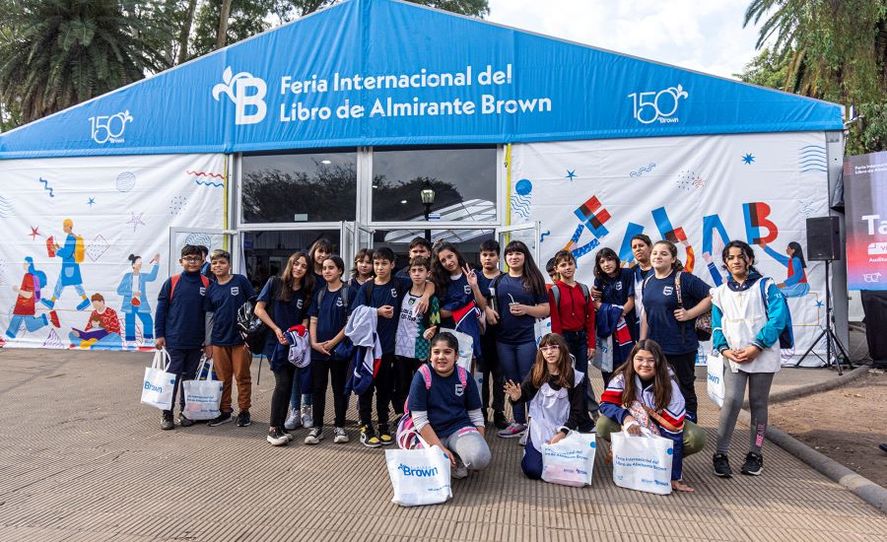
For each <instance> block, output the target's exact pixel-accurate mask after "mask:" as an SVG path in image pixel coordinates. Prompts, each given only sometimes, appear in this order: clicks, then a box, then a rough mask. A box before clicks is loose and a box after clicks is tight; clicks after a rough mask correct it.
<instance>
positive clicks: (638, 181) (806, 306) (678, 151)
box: [510, 132, 829, 365]
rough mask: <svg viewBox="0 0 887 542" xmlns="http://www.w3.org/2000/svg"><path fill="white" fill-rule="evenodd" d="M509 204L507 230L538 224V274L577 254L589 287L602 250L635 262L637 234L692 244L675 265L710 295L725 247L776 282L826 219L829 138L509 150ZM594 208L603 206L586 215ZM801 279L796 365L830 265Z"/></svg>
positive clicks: (796, 301)
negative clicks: (742, 244)
mask: <svg viewBox="0 0 887 542" xmlns="http://www.w3.org/2000/svg"><path fill="white" fill-rule="evenodd" d="M510 194H511V196H510V205H511V208H510V217H511V220H510V222H511V223H512V224H517V223H521V222H529V221H539V222H541V231H542V235H541V250H540V254H541V256H542V257H541V260H542V261H541V262H539V265H540V266H542V265H543V264H544V263H545V262H546V261H547V260H548V258H550V257H552V256H553V255H554V254H555V252H557V251H558V250H560V249H562V248H564V247H565V246H570V248H571V250H573V252H574V254H575V255H576V256H577V261H578V267H579V270H578V278H579V280H580V281H583V282H587V283H589V284H590V283H591V282H592V281H593V269H594V254H595V253H596V252H597V250H598V249H599V248H601V247H604V246H608V247H610V248H612V249H613V250H615V251H616V253H617V254H619V255H620V256H628V257H630V250H628V249H627V243H628V242H629V241H628V240H629V239H630V237H631V236H632V235H634V234H635V233H640V232H641V231H642V232H643V233H646V234H647V235H649V236H650V237H651V238H652V239H653V240H654V241H655V240H657V239H660V238H663V237H666V233H667V232H668V231H670V230H674V231H675V234H676V236H677V238H678V239H679V240H680V239H681V238H685V239H686V241H683V242H681V241H679V242H678V243H677V244H678V250H679V253H678V257H679V258H680V259H681V261H682V262H684V263H685V264H690V265H691V266H692V270H693V273H694V274H696V275H697V276H699V277H700V278H702V279H703V280H705V281H706V282H707V283H708V284H710V285H714V284H715V278H716V274H717V277H718V279H720V277H721V276H723V275H724V273H725V272H724V270H723V269H722V268H721V251H722V249H723V247H724V244H725V243H726V241H727V240H730V239H741V240H745V241H747V242H750V243H752V246H753V247H754V249H755V254H756V258H757V261H756V265H757V267H758V269H759V270H760V271H761V272H762V273H763V274H764V275H766V276H772V277H774V278H775V279H776V280H777V282H780V283H781V282H783V281H785V280H786V278H787V274H788V269H787V266H786V265H785V263H787V260H782V259H783V257H784V256H785V254H786V252H785V251H786V248H787V246H788V243H789V242H792V241H795V242H798V243H800V245H801V246H802V247H806V226H805V221H806V219H807V218H809V217H818V216H826V215H828V201H829V196H828V194H829V191H828V175H827V163H826V138H825V134H824V133H823V132H803V133H774V134H747V135H730V136H694V137H668V138H640V139H618V140H596V141H570V142H557V143H535V144H522V145H514V146H513V147H512V150H511V175H510ZM593 197H596V198H597V201H598V202H599V207H596V203H591V204H589V205H588V207H591V208H590V209H586V210H585V211H583V210H582V209H581V207H580V206H582V205H583V204H585V203H586V202H587V201H588V200H590V199H591V198H593ZM587 211H590V212H587ZM580 216H582V218H580ZM586 217H588V218H590V219H591V220H590V221H588V220H586ZM595 217H596V219H597V220H598V221H600V222H602V224H601V227H596V225H595V223H594V222H595ZM720 226H722V227H723V231H722V232H719V228H720ZM577 234H578V238H577V237H576V235H577ZM724 235H726V236H727V238H728V239H723V238H722V237H723V236H724ZM758 238H760V239H762V240H763V241H764V242H765V243H766V244H767V248H768V250H767V251H765V250H763V249H762V247H761V246H760V245H758V244H755V242H756V240H757V239H758ZM690 254H692V257H691V256H690ZM780 260H782V262H780ZM805 271H806V276H807V282H808V285H809V287H804V286H796V287H793V288H787V289H785V290H784V291H785V293H786V294H788V295H789V306H790V308H791V312H792V318H793V324H794V333H795V349H794V352H795V354H796V355H797V354H800V353H803V352H804V351H805V350H806V349H807V348H808V347H809V346H810V344H811V343H812V341H813V339H814V338H815V337H816V335H817V332H818V331H819V330H820V326H821V325H823V324H824V321H825V308H824V302H825V269H824V264H823V263H822V262H807V268H806V269H805ZM820 346H821V344H820ZM808 361H810V360H809V358H808ZM806 364H807V363H806V362H805V365H806ZM810 364H818V360H816V359H815V358H814V359H813V360H812V361H810Z"/></svg>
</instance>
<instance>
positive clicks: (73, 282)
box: [40, 218, 89, 311]
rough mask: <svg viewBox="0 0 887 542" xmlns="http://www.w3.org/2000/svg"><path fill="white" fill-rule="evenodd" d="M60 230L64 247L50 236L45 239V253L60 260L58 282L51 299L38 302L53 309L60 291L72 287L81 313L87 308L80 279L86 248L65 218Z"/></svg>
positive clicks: (87, 300)
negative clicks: (62, 231) (77, 298)
mask: <svg viewBox="0 0 887 542" xmlns="http://www.w3.org/2000/svg"><path fill="white" fill-rule="evenodd" d="M62 229H64V230H65V233H66V234H67V237H66V238H65V245H64V246H60V245H59V244H58V243H55V242H54V240H53V238H52V236H50V237H49V238H47V239H46V251H47V253H48V254H49V257H50V258H52V257H59V258H61V259H62V271H61V273H59V279H58V282H56V283H55V290H54V291H53V293H52V299H46V298H44V299H41V300H40V301H41V302H42V303H43V304H44V305H46V306H47V307H49V308H50V309H52V308H54V307H55V302H56V301H57V300H58V299H59V297H61V295H62V291H63V290H64V289H65V288H66V287H68V286H73V287H74V289H75V290H76V291H77V293H78V294H80V297H81V301H80V303H79V304H78V305H77V310H78V311H82V310H83V309H85V308H86V307H88V306H89V299H88V298H87V297H86V290H84V289H83V279H82V278H81V277H80V262H82V261H83V256H84V255H85V254H86V246H85V243H84V242H83V237H80V236H79V235H76V234H75V233H73V231H74V221H73V220H71V219H70V218H66V219H65V220H64V222H62Z"/></svg>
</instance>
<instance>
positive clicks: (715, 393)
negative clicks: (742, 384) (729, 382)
mask: <svg viewBox="0 0 887 542" xmlns="http://www.w3.org/2000/svg"><path fill="white" fill-rule="evenodd" d="M705 366H706V371H707V372H708V384H707V386H706V390H707V391H708V398H709V399H711V400H712V401H713V402H714V404H716V405H718V407H723V406H724V396H725V395H726V388H725V387H724V358H723V356H721V355H720V354H709V355H708V359H707V360H706V363H705Z"/></svg>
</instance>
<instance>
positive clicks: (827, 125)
mask: <svg viewBox="0 0 887 542" xmlns="http://www.w3.org/2000/svg"><path fill="white" fill-rule="evenodd" d="M842 129H843V124H842V108H841V107H840V106H839V105H836V104H831V103H826V102H822V101H818V100H813V99H809V98H804V97H799V96H795V95H792V94H787V93H783V92H778V91H774V90H769V89H764V88H760V87H756V86H753V85H747V84H743V83H739V82H737V81H733V80H729V79H724V78H719V77H714V76H710V75H705V74H702V73H698V72H694V71H690V70H685V69H680V68H677V67H673V66H669V65H664V64H660V63H656V62H651V61H647V60H643V59H639V58H634V57H630V56H626V55H621V54H618V53H614V52H610V51H605V50H601V49H597V48H593V47H588V46H585V45H579V44H575V43H570V42H567V41H563V40H559V39H556V38H552V37H548V36H542V35H538V34H533V33H530V32H525V31H521V30H518V29H513V28H508V27H504V26H500V25H496V24H491V23H488V22H485V21H482V20H478V19H473V18H468V17H462V16H457V15H453V14H450V13H446V12H443V11H438V10H434V9H429V8H425V7H422V6H417V5H414V4H410V3H406V2H401V1H397V0H345V1H343V2H341V3H338V4H336V5H334V6H332V7H330V8H328V9H325V10H322V11H320V12H318V13H315V14H313V15H310V16H308V17H304V18H302V19H300V20H298V21H295V22H293V23H290V24H287V25H284V26H281V27H279V28H275V29H273V30H271V31H268V32H265V33H263V34H260V35H258V36H255V37H253V38H250V39H248V40H244V41H242V42H239V43H237V44H234V45H232V46H229V47H227V48H224V49H221V50H219V51H216V52H214V53H211V54H209V55H206V56H203V57H201V58H198V59H195V60H193V61H191V62H188V63H186V64H183V65H181V66H178V67H176V68H173V69H170V70H168V71H166V72H163V73H160V74H157V75H154V76H152V77H149V78H147V79H145V80H142V81H139V82H137V83H134V84H131V85H129V86H127V87H124V88H121V89H119V90H117V91H114V92H111V93H109V94H106V95H104V96H100V97H98V98H95V99H93V100H90V101H88V102H85V103H82V104H79V105H77V106H74V107H71V108H69V109H67V110H64V111H61V112H59V113H56V114H54V115H50V116H48V117H46V118H44V119H41V120H39V121H36V122H33V123H31V124H28V125H26V126H22V127H20V128H17V129H15V130H12V131H10V132H8V133H5V134H2V135H0V159H2V162H0V172H2V175H3V179H4V181H5V182H4V183H3V188H2V190H0V221H2V222H4V223H5V224H4V225H5V226H6V228H5V231H6V232H7V233H6V235H7V242H4V243H3V244H2V245H0V285H4V284H5V285H7V287H4V288H2V289H0V307H5V308H8V312H2V311H6V310H7V309H0V314H3V316H0V326H2V327H3V328H4V329H5V330H6V336H5V339H6V340H7V341H8V342H9V343H10V344H12V345H22V346H38V347H39V346H44V347H70V346H74V347H81V348H100V347H106V348H119V347H121V346H124V345H127V346H130V347H132V346H142V347H147V346H150V344H151V339H152V338H153V322H152V320H151V318H150V313H151V311H152V310H153V305H154V302H155V300H156V296H157V291H158V290H159V287H160V284H161V283H162V279H164V278H165V277H166V276H168V274H169V273H170V272H171V271H173V272H174V270H175V268H176V264H175V259H176V253H177V251H178V249H179V247H181V246H182V245H183V244H184V243H186V242H198V241H203V244H207V245H213V246H226V247H228V248H229V249H232V252H233V253H234V258H235V260H239V261H238V262H236V263H237V264H238V267H239V268H241V269H246V268H247V267H246V266H247V264H248V263H249V262H248V261H247V259H248V258H247V253H248V252H249V251H250V250H253V249H256V248H258V246H259V245H258V244H257V243H261V242H263V241H261V240H260V237H261V236H259V235H258V232H267V231H271V230H274V231H277V232H281V231H283V232H288V234H293V232H295V233H296V234H297V233H298V232H301V231H307V230H311V231H319V230H323V231H331V230H336V239H335V241H336V242H337V243H336V248H337V249H338V250H339V251H341V252H342V253H343V255H346V256H350V255H352V254H353V253H354V252H355V251H356V250H357V249H358V248H360V247H361V246H363V245H370V244H372V242H373V240H374V239H375V240H376V242H379V241H380V240H384V239H388V240H391V239H404V240H405V239H406V238H407V237H409V236H408V235H406V234H405V233H404V232H406V231H415V229H416V220H417V218H418V219H419V220H421V219H422V212H421V209H422V208H421V204H418V210H417V211H413V212H412V213H407V214H406V215H397V214H396V213H393V214H391V215H390V216H389V215H384V214H377V211H376V210H375V209H376V207H374V205H378V204H380V200H381V198H380V197H379V196H378V195H377V197H376V201H375V202H374V200H373V194H374V190H375V191H378V190H380V188H379V186H380V181H379V179H380V178H382V177H384V176H383V175H382V173H381V169H380V168H382V167H383V164H385V163H387V162H386V160H387V158H385V157H394V158H397V156H395V155H397V153H398V152H401V153H419V154H418V156H420V157H421V158H422V159H420V160H411V161H410V164H411V167H413V168H414V169H415V167H416V166H415V164H416V163H419V164H424V166H421V167H427V168H428V169H429V171H433V172H434V174H433V175H432V174H431V173H422V174H421V175H419V174H417V175H416V176H415V178H422V179H425V182H426V183H427V182H428V178H434V179H440V178H442V176H445V175H446V172H447V170H449V169H454V168H457V166H458V162H460V161H462V162H464V163H468V162H469V161H470V160H469V159H468V158H467V154H466V155H465V159H464V160H460V159H459V158H458V156H459V155H458V152H459V151H460V150H464V151H465V152H467V153H471V152H472V151H474V150H477V149H489V153H488V154H489V156H490V157H491V158H490V159H489V164H488V166H489V168H488V169H489V172H490V174H489V175H486V174H481V173H479V172H480V171H481V169H483V168H481V169H476V170H475V171H478V173H477V176H476V178H473V179H469V180H467V181H464V180H463V184H464V186H463V185H458V186H457V187H456V188H457V189H456V192H457V193H458V195H457V196H453V197H455V199H453V200H452V201H448V202H447V203H448V205H447V206H446V207H445V208H446V212H444V213H443V214H440V213H438V214H437V215H435V216H436V219H437V220H436V222H434V228H435V230H447V229H449V230H450V231H451V232H455V231H457V230H459V231H461V230H477V231H478V232H480V231H484V232H491V231H498V232H499V233H500V234H501V235H502V236H503V240H504V239H505V238H506V237H511V238H516V237H520V238H521V239H524V240H527V241H528V242H529V244H531V245H532V247H531V248H532V249H533V250H534V252H535V253H536V254H537V256H539V257H540V258H542V259H543V260H545V259H547V258H549V257H550V256H552V255H553V254H554V252H556V251H557V250H559V249H564V248H566V249H568V250H572V251H573V253H574V254H575V255H576V257H577V259H578V261H579V266H580V274H581V275H582V278H583V280H586V281H590V280H591V279H592V277H591V269H592V267H593V265H591V264H588V263H589V262H591V263H593V253H594V252H595V251H596V249H597V248H598V247H600V246H609V247H611V248H613V249H614V250H616V251H617V253H618V254H619V255H620V256H621V257H623V258H624V259H626V260H629V259H631V257H632V256H631V253H630V250H628V249H627V246H628V245H627V242H626V239H630V237H631V235H633V234H634V233H638V232H642V231H644V232H647V233H648V234H649V235H650V236H651V237H653V238H660V237H666V238H669V239H672V240H673V241H675V242H676V243H678V244H679V245H680V247H681V250H682V254H681V259H682V260H684V261H685V264H687V267H688V270H692V271H693V272H695V273H696V274H698V275H699V276H700V277H702V278H704V279H706V280H707V281H708V282H709V283H711V284H712V285H714V284H717V283H719V280H723V278H722V277H721V276H720V275H721V272H722V271H721V270H720V268H719V264H720V252H719V251H720V249H721V247H723V244H724V243H725V242H726V241H727V240H729V239H732V238H741V239H745V240H747V241H749V242H752V243H757V245H758V247H759V249H758V251H757V252H758V259H759V267H760V268H761V269H762V270H763V271H764V272H765V273H767V274H770V275H772V276H774V278H776V279H777V281H778V282H780V283H782V282H785V283H786V285H785V291H786V294H787V295H789V296H790V300H791V304H792V309H793V311H794V314H796V317H795V319H794V323H795V325H796V333H795V334H796V336H798V337H799V340H798V347H797V348H798V349H800V348H803V347H805V346H806V345H809V343H810V342H811V341H812V338H813V336H814V333H813V332H814V331H816V330H817V329H818V327H819V326H820V325H821V324H822V322H823V321H824V317H825V315H824V312H823V310H822V307H821V304H822V302H823V300H824V297H823V296H824V281H825V276H824V272H823V269H822V267H821V265H820V264H817V263H813V262H807V263H806V268H803V269H799V268H798V266H797V265H796V264H795V263H793V261H792V260H791V259H789V258H787V257H786V255H785V251H786V247H787V245H788V243H789V242H792V241H798V242H801V244H802V245H804V239H805V232H806V228H805V218H808V217H814V216H825V215H827V214H828V213H829V210H828V201H829V179H830V176H831V177H834V176H836V175H837V171H839V170H840V165H841V156H842V151H843V148H842V137H841V133H842V132H841V131H842ZM383 152H384V153H388V154H386V155H385V157H383V155H382V153H383ZM441 152H442V153H443V155H446V156H448V157H449V158H448V160H452V159H453V157H454V156H456V159H455V161H449V162H447V161H444V160H443V159H441V160H436V159H435V158H434V157H435V156H438V157H439V156H443V155H442V154H440V153H441ZM422 153H426V154H422ZM447 153H449V154H447ZM453 153H456V154H455V155H454V154H453ZM340 155H347V156H349V157H350V158H349V160H351V162H349V163H352V164H353V167H352V169H351V170H349V171H352V173H353V175H352V177H353V178H352V181H351V183H352V188H351V189H350V191H348V192H347V194H348V197H347V199H344V200H343V199H342V198H341V194H340V195H339V196H336V197H335V198H333V199H335V201H333V202H332V203H330V202H329V201H328V200H329V199H330V198H328V197H326V196H324V195H323V194H324V192H323V191H322V189H323V187H322V186H321V185H311V186H314V187H315V189H316V199H314V197H313V196H311V197H309V198H307V200H308V201H307V203H308V206H307V207H306V209H301V208H300V209H297V210H295V211H294V212H293V213H291V214H289V215H285V216H284V218H280V217H279V216H276V215H275V217H273V218H268V219H266V220H265V219H262V213H263V212H264V213H266V214H267V213H268V212H270V211H268V209H270V206H271V202H264V203H262V204H261V205H258V207H255V208H254V209H258V211H257V215H258V218H257V217H256V216H252V215H250V216H252V218H249V217H247V211H246V210H245V208H246V207H248V206H249V205H252V204H253V203H254V202H252V201H247V200H248V199H249V198H251V197H253V196H252V195H251V194H252V193H251V192H250V190H249V189H248V184H249V183H250V182H252V181H251V180H250V179H259V180H260V181H261V182H265V181H264V180H262V179H265V180H267V171H268V170H269V169H273V168H272V167H271V165H268V164H272V163H273V164H276V163H277V162H275V160H277V161H278V162H279V161H281V160H285V159H284V158H281V157H290V158H292V157H294V156H295V157H296V158H292V160H300V159H302V158H305V157H309V158H310V157H314V158H313V159H314V162H313V166H312V167H315V166H316V167H317V168H320V170H322V169H323V167H324V165H326V164H330V163H331V162H332V163H333V166H335V165H337V164H338V162H337V159H338V158H337V157H339V156H340ZM257 156H264V157H265V158H264V160H266V161H264V162H262V165H261V167H259V166H256V167H255V168H253V169H250V168H251V167H252V166H251V165H250V163H251V162H250V161H251V160H258V158H256V157H257ZM474 156H475V154H472V157H474ZM269 157H270V158H269ZM298 157H302V158H298ZM290 158H286V159H290ZM383 158H384V159H383ZM473 159H474V158H472V160H473ZM481 159H482V158H481ZM395 161H396V160H395ZM293 163H295V162H293ZM300 163H301V162H300ZM472 164H473V162H472ZM275 167H276V166H275ZM392 167H394V166H392ZM472 167H473V166H472ZM346 169H347V168H346ZM396 170H397V168H396V167H395V168H394V170H393V171H396ZM484 171H486V169H484ZM262 172H264V173H262ZM251 175H258V176H259V177H250V176H251ZM262 175H265V177H262ZM390 175H394V174H393V173H392V174H390ZM390 175H389V176H390ZM380 176H381V177H380ZM395 176H396V175H395ZM318 178H323V177H322V175H321V177H318ZM290 179H292V178H290ZM410 179H413V177H410V178H409V179H408V180H407V181H402V182H401V184H400V185H397V186H401V187H402V186H407V185H409V182H408V181H409V180H410ZM413 180H414V179H413ZM256 182H259V181H256ZM269 182H270V181H269ZM382 184H384V182H383V183H382ZM395 184H396V183H395ZM457 184H458V183H457ZM435 187H437V185H435ZM395 188H396V186H395ZM392 190H394V188H392ZM478 191H479V192H484V193H485V194H486V195H485V196H484V195H480V196H478V195H477V194H476V193H475V192H478ZM283 192H286V190H285V189H284V190H283ZM376 193H377V194H378V192H376ZM392 193H393V192H392ZM400 197H401V196H398V197H397V198H395V199H398V200H399V201H400V203H401V204H405V205H407V204H412V201H411V200H410V198H406V197H404V199H402V200H401V199H400ZM300 198H301V199H300V200H299V202H298V203H299V204H305V203H306V198H305V197H302V196H300ZM408 201H409V203H408ZM469 201H470V202H471V206H473V207H474V208H477V209H483V210H484V211H483V212H481V213H473V212H472V211H471V210H470V209H469V208H468V207H467V206H466V205H467V204H465V202H469ZM394 203H395V204H396V203H397V202H394ZM327 204H330V205H332V206H333V207H335V206H336V205H338V207H339V208H347V212H345V213H344V214H342V213H339V214H337V211H335V210H333V211H329V212H327V211H324V212H326V213H327V214H324V215H322V216H321V214H320V211H318V210H317V209H318V208H319V207H320V206H322V205H327ZM442 207H443V206H442ZM315 215H316V216H317V217H319V218H315ZM340 215H341V216H340ZM330 216H333V217H334V218H333V219H330V218H329V217H330ZM335 217H338V218H335ZM65 219H70V220H71V221H72V222H73V226H72V227H70V228H65V227H64V221H65ZM67 230H70V231H67ZM380 231H383V232H386V233H385V235H383V236H381V237H379V236H378V235H376V234H377V233H378V232H380ZM396 232H400V234H398V233H396ZM253 233H255V235H252V234H253ZM464 233H466V232H464V231H463V234H464ZM247 234H249V235H247ZM479 235H480V233H477V234H476V235H475V234H470V233H468V234H467V235H462V236H461V237H460V238H462V239H477V238H478V236H479ZM386 236H387V237H386ZM265 237H266V238H267V237H269V236H265ZM291 239H292V238H291ZM309 241H310V239H309ZM277 245H278V248H279V247H280V241H278V243H277ZM130 255H132V256H134V257H135V256H139V258H136V262H134V261H133V260H132V259H130V258H129V256H130ZM154 255H159V257H157V258H155V257H154ZM586 264H588V265H586ZM152 273H153V274H152ZM8 286H14V287H16V288H17V291H14V290H13V289H12V288H9V287H8ZM21 292H26V293H25V294H22V293H21ZM28 292H30V293H32V295H30V296H29V295H28V294H27V293H28ZM95 294H100V296H101V297H102V301H96V300H94V299H93V297H95ZM838 297H840V296H838ZM38 299H39V301H38ZM108 310H110V311H111V312H113V313H114V314H115V315H116V320H117V322H118V325H117V326H115V325H114V324H113V321H114V318H111V317H110V316H109V315H108V312H107V311H108ZM50 311H51V312H53V314H52V315H50V314H49V313H50ZM100 317H101V318H100ZM54 318H58V319H59V322H58V323H59V325H58V326H56V325H54V322H53V319H54ZM100 320H101V322H100ZM109 322H110V323H109ZM90 330H93V331H95V330H98V332H97V333H94V334H92V335H90V333H89V332H90ZM805 330H806V331H809V333H805Z"/></svg>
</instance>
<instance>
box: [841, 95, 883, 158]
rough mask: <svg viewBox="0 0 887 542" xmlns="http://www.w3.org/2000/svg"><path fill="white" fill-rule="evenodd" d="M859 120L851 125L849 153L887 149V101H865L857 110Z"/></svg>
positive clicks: (848, 141)
mask: <svg viewBox="0 0 887 542" xmlns="http://www.w3.org/2000/svg"><path fill="white" fill-rule="evenodd" d="M857 114H858V115H859V120H858V121H857V122H855V123H853V124H851V125H850V136H849V138H848V140H847V154H849V155H854V154H865V153H869V152H878V151H885V150H887V103H884V102H881V103H865V104H862V105H860V106H859V109H858V111H857Z"/></svg>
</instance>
